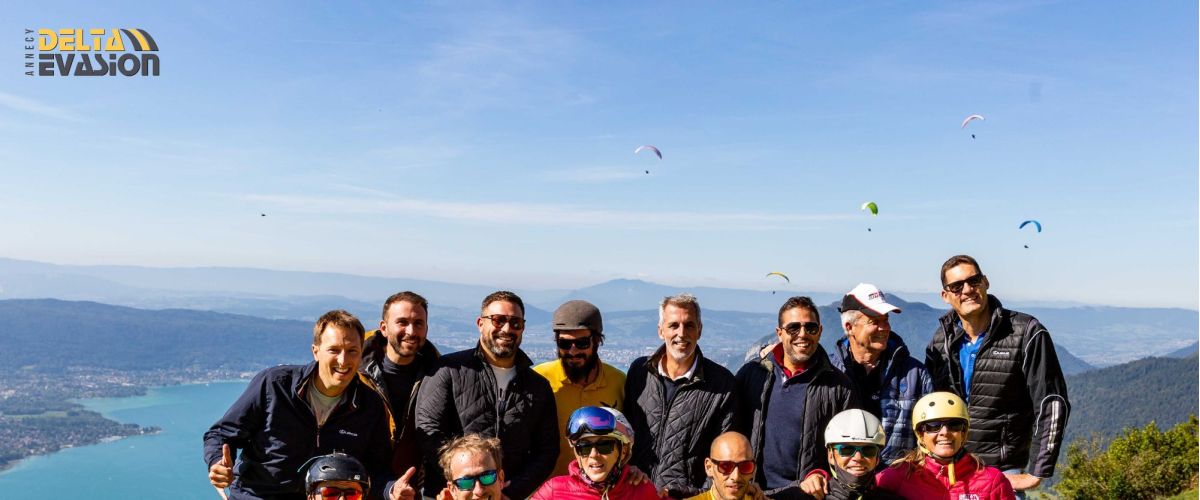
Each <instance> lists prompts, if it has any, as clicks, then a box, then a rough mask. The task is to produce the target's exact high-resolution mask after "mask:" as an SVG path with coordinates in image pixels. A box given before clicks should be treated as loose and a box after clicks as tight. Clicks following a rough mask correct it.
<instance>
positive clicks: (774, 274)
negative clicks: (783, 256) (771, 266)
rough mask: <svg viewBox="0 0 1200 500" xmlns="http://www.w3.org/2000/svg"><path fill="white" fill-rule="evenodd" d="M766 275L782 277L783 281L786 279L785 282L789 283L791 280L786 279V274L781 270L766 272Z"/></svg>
mask: <svg viewBox="0 0 1200 500" xmlns="http://www.w3.org/2000/svg"><path fill="white" fill-rule="evenodd" d="M767 276H768V277H769V276H779V277H780V278H783V280H784V281H786V282H788V283H791V282H792V280H791V279H788V277H787V275H786V274H783V273H781V272H778V271H771V272H769V273H767Z"/></svg>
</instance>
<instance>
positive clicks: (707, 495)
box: [687, 490, 754, 500]
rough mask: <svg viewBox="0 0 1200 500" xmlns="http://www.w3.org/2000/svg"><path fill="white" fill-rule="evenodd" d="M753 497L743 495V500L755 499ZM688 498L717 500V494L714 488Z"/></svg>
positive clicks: (690, 499)
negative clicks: (714, 492)
mask: <svg viewBox="0 0 1200 500" xmlns="http://www.w3.org/2000/svg"><path fill="white" fill-rule="evenodd" d="M753 498H754V497H751V496H750V495H743V496H742V499H743V500H753ZM687 500H717V496H716V495H714V494H713V492H712V490H706V491H705V492H704V493H701V494H699V495H696V496H694V497H690V498H688V499H687Z"/></svg>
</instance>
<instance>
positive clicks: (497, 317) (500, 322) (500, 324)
mask: <svg viewBox="0 0 1200 500" xmlns="http://www.w3.org/2000/svg"><path fill="white" fill-rule="evenodd" d="M484 318H486V319H489V320H491V321H492V328H497V329H499V328H504V324H505V323H508V326H511V327H512V329H513V330H521V329H524V328H525V318H520V317H517V316H505V315H503V314H492V315H490V316H480V319H484Z"/></svg>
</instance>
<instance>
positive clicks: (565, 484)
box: [529, 461, 659, 500]
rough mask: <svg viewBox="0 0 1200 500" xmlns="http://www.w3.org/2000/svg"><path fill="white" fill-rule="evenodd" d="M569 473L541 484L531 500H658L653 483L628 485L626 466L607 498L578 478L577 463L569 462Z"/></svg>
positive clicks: (627, 469) (627, 468)
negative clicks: (606, 499) (604, 499)
mask: <svg viewBox="0 0 1200 500" xmlns="http://www.w3.org/2000/svg"><path fill="white" fill-rule="evenodd" d="M567 469H568V470H569V471H570V472H568V473H567V475H565V476H557V477H552V478H550V480H549V481H546V484H543V485H542V487H541V488H538V490H537V491H535V492H533V496H531V497H529V498H530V499H531V500H557V499H563V500H595V499H597V498H608V499H609V500H659V498H658V492H657V491H655V490H654V483H651V482H650V481H646V482H643V483H642V484H639V485H637V486H631V485H630V484H629V466H628V465H626V466H625V468H624V469H623V470H622V471H621V480H620V481H618V482H617V485H616V486H613V487H612V488H610V489H609V490H608V496H603V495H601V492H600V490H597V489H595V488H592V487H591V486H588V484H587V483H585V482H583V480H582V479H580V478H579V474H581V472H580V471H579V462H577V461H571V465H570V466H568V467H567Z"/></svg>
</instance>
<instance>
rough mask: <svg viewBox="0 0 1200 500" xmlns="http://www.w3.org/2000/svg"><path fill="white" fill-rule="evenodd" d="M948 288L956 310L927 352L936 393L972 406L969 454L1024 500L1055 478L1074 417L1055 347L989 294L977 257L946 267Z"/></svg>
mask: <svg viewBox="0 0 1200 500" xmlns="http://www.w3.org/2000/svg"><path fill="white" fill-rule="evenodd" d="M941 280H942V300H943V301H945V302H946V303H947V304H950V307H951V308H953V309H954V310H953V311H950V312H948V313H946V315H944V316H942V318H941V320H940V321H939V324H938V329H937V331H935V332H934V334H933V338H932V339H930V341H929V346H928V347H926V348H925V366H927V367H928V368H929V374H930V376H932V377H933V387H934V389H936V390H939V391H950V392H953V393H955V394H957V395H959V396H961V397H962V399H963V400H965V401H966V403H967V408H968V409H970V417H971V428H970V432H969V433H968V435H967V443H966V448H967V450H969V451H970V452H972V453H974V454H976V455H978V456H979V458H981V459H983V461H984V463H986V464H987V465H991V466H995V467H996V468H999V469H1000V470H1001V471H1003V472H1004V474H1005V476H1006V477H1007V478H1008V480H1009V482H1011V483H1012V487H1013V489H1014V490H1016V492H1017V498H1025V493H1024V492H1025V490H1030V489H1034V488H1037V487H1038V485H1039V484H1041V482H1042V480H1043V479H1046V478H1049V477H1050V476H1053V475H1054V465H1055V463H1056V462H1058V454H1059V452H1060V451H1061V450H1062V440H1063V435H1064V434H1065V433H1066V428H1067V416H1068V414H1069V413H1070V410H1071V406H1070V403H1068V402H1067V383H1066V380H1064V379H1063V373H1062V367H1060V366H1059V364H1058V354H1057V353H1056V352H1055V350H1054V342H1053V341H1051V340H1050V332H1049V331H1047V330H1046V327H1045V326H1042V324H1041V322H1039V321H1038V320H1037V318H1034V317H1033V316H1030V315H1028V314H1025V313H1021V312H1017V311H1013V310H1011V309H1006V308H1005V307H1004V306H1003V305H1001V304H1000V299H998V298H996V297H995V296H993V295H989V294H988V288H989V287H990V286H991V283H989V282H988V278H987V276H985V275H984V274H983V270H982V269H980V268H979V263H978V262H976V261H975V259H974V258H972V257H971V256H969V255H955V256H953V257H950V258H949V259H947V260H946V262H945V263H944V264H942V271H941ZM1031 458H1032V461H1031V460H1030V459H1031ZM1026 466H1028V469H1026Z"/></svg>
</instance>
